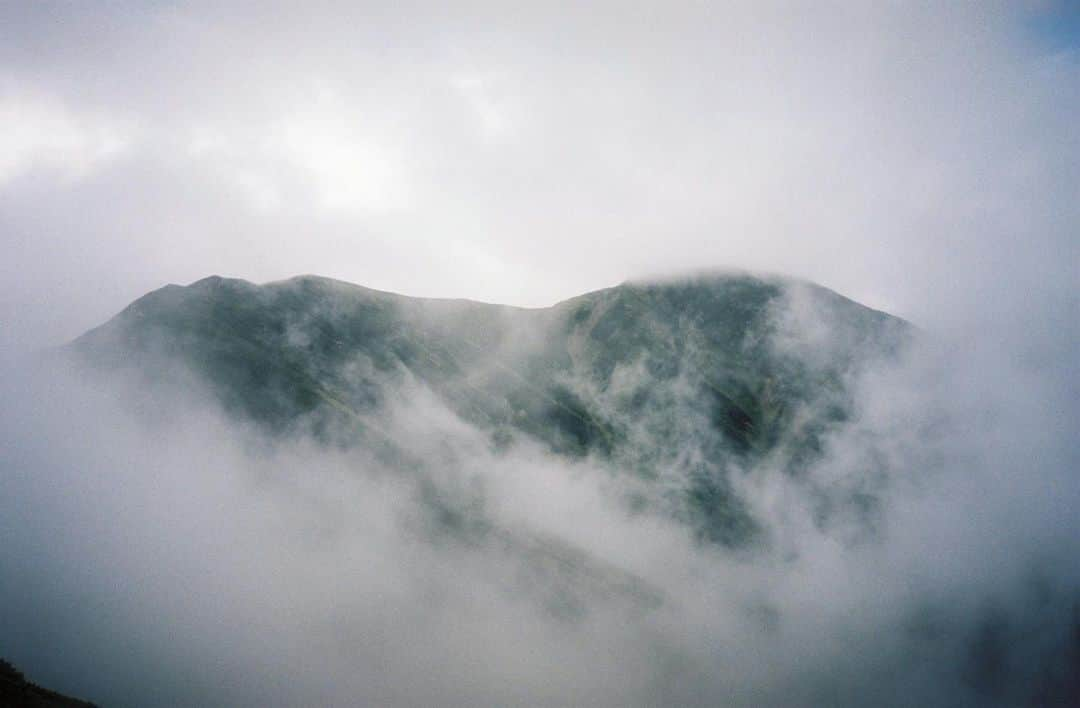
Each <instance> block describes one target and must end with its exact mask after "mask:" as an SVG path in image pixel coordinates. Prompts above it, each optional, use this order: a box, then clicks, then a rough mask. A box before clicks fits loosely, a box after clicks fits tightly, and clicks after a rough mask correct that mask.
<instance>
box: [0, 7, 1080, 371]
mask: <svg viewBox="0 0 1080 708" xmlns="http://www.w3.org/2000/svg"><path fill="white" fill-rule="evenodd" d="M923 5H924V4H923V3H900V2H875V3H861V2H828V3H780V4H775V3H762V2H756V1H755V2H745V3H720V2H715V3H712V2H711V3H657V4H654V5H651V6H650V5H645V4H629V3H585V4H575V5H574V7H571V8H567V7H564V8H553V7H551V4H550V3H532V4H525V3H490V4H487V3H463V4H455V6H454V7H453V8H452V9H451V8H450V7H448V6H446V5H445V4H442V3H432V4H424V3H331V2H313V3H303V6H302V7H301V4H299V3H274V2H252V3H228V4H223V3H218V2H206V3H204V2H188V3H180V2H175V3H174V2H143V3H134V2H123V1H116V2H107V3H105V2H100V3H97V2H94V3H91V2H87V3H75V2H32V3H18V2H13V3H4V4H3V6H2V7H0V239H2V246H3V252H4V257H3V258H2V259H0V323H2V327H3V334H2V335H0V345H2V346H3V347H4V349H5V350H6V351H8V352H9V353H10V352H11V351H13V350H16V349H25V348H27V347H36V346H41V345H46V344H51V343H55V342H57V341H62V340H64V339H66V338H69V337H72V336H75V335H77V334H79V333H80V332H82V331H83V330H85V329H86V328H88V327H91V326H93V325H96V324H98V323H100V322H101V321H103V320H104V319H106V318H107V317H108V316H110V315H111V314H113V313H115V312H116V311H118V310H119V309H121V308H122V307H123V306H124V305H126V304H127V303H128V302H130V301H131V300H132V299H134V298H136V297H138V296H139V295H141V294H143V293H144V292H146V291H148V290H150V289H153V288H156V287H160V286H161V285H163V284H166V283H169V282H175V283H187V282H191V281H193V280H196V279H198V278H201V277H204V276H206V275H208V274H211V273H218V274H224V275H232V276H237V277H243V278H247V279H251V280H255V281H265V280H272V279H279V278H284V277H288V276H291V275H295V274H301V273H317V274H322V275H327V276H332V277H337V278H341V279H344V280H348V281H352V282H357V283H360V284H364V285H368V286H371V287H376V288H381V289H387V290H393V291H397V292H402V293H407V294H414V295H427V296H451V297H468V298H474V299H481V300H488V301H498V302H504V303H510V304H519V305H530V306H540V305H548V304H551V303H553V302H555V301H557V300H559V299H562V298H565V297H568V296H571V295H574V294H577V293H580V292H582V291H586V290H589V289H595V288H599V287H605V286H608V285H612V284H615V283H618V282H620V281H622V280H625V279H627V278H633V277H639V276H642V275H649V274H653V273H658V272H670V271H683V270H687V269H700V268H713V267H724V266H735V267H742V268H749V269H758V270H767V271H779V272H782V273H788V274H792V275H796V276H801V277H805V278H809V279H812V280H816V281H818V282H821V283H823V284H825V285H827V286H829V287H832V288H834V289H837V290H839V291H841V292H843V293H845V294H847V295H849V296H851V297H853V298H855V299H858V300H860V301H863V302H866V303H869V304H871V305H874V306H877V307H880V308H884V309H888V310H890V311H893V312H896V313H899V314H901V315H905V316H907V317H910V318H913V319H915V320H917V321H919V322H920V323H922V324H924V325H927V326H934V325H936V324H940V325H948V324H950V318H951V317H966V315H967V314H968V310H970V309H972V308H975V309H979V308H982V307H985V306H986V304H987V303H990V304H991V305H992V306H993V308H995V309H996V308H999V307H1006V306H1007V307H1016V308H1017V309H1020V310H1024V309H1030V307H1031V306H1032V305H1033V304H1035V300H1029V301H1023V298H1026V297H1029V296H1030V292H1031V290H1032V289H1035V290H1037V291H1038V292H1040V293H1042V294H1044V295H1046V296H1048V297H1049V298H1051V299H1053V298H1057V297H1060V295H1062V294H1063V293H1064V294H1068V293H1075V284H1076V281H1077V266H1076V263H1077V260H1078V251H1077V237H1076V230H1077V224H1078V223H1080V218H1078V209H1080V207H1078V204H1080V179H1078V177H1080V174H1078V168H1077V165H1078V164H1080V131H1078V130H1077V129H1076V127H1075V120H1076V115H1078V114H1080V80H1078V77H1080V53H1078V47H1080V40H1078V37H1080V32H1078V31H1077V17H1076V16H1077V12H1076V10H1075V9H1074V8H1071V7H1070V6H1069V3H1066V2H1061V3H1059V4H1056V3H1054V2H1027V3H1025V2H1011V3H994V2H978V3H933V4H930V5H931V7H930V8H926V7H922V6H923ZM1002 279H1005V280H1007V281H1008V283H1009V287H1008V288H1002V287H1000V286H1001V285H1002V282H1001V281H1002ZM1032 297H1033V296H1032ZM1017 298H1020V300H1017ZM943 302H947V303H949V306H948V307H947V308H945V310H946V311H947V313H948V314H945V313H944V312H943V307H942V303H943Z"/></svg>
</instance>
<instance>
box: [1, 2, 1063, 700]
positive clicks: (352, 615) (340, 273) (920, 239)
mask: <svg viewBox="0 0 1080 708" xmlns="http://www.w3.org/2000/svg"><path fill="white" fill-rule="evenodd" d="M345 5H346V4H341V5H340V6H339V5H335V4H333V3H322V4H319V3H316V4H315V5H314V6H311V7H309V8H306V9H305V10H303V11H301V10H300V9H299V8H298V7H296V6H286V5H276V4H274V3H253V4H246V3H235V4H231V5H229V6H228V7H225V8H223V7H219V6H218V4H216V3H207V4H202V3H189V4H185V5H170V4H158V3H153V4H151V3H146V4H136V3H122V2H121V3H110V4H108V5H107V6H105V5H103V6H99V7H94V6H91V5H78V4H68V3H57V4H53V3H33V4H25V5H24V4H10V5H6V6H4V7H3V8H2V9H0V244H2V245H3V246H4V251H5V257H4V258H3V259H2V260H0V275H2V278H0V367H2V368H0V539H2V542H0V599H2V607H0V656H2V657H4V658H7V659H9V660H10V661H12V662H13V663H14V664H16V665H17V666H18V667H19V668H21V669H22V670H23V671H24V672H25V673H26V674H27V675H28V676H29V678H31V679H32V680H35V681H38V682H40V683H42V684H43V685H46V686H48V687H50V688H54V689H57V690H62V691H65V692H68V693H71V694H74V695H77V696H80V697H83V698H86V699H91V700H94V701H97V702H99V703H101V704H102V705H105V706H144V705H252V706H254V705H301V704H302V705H322V704H325V705H451V706H453V705H460V706H468V705H552V706H556V705H611V706H624V705H717V704H721V705H928V704H929V705H973V706H974V705H979V706H981V705H995V704H998V705H1027V704H1032V703H1036V704H1037V703H1039V702H1040V701H1042V702H1044V703H1048V704H1055V703H1054V702H1055V701H1056V702H1057V704H1061V703H1063V702H1066V701H1068V700H1072V701H1076V700H1077V696H1078V695H1080V685H1078V684H1077V678H1076V676H1077V671H1078V667H1080V561H1078V560H1077V559H1078V558H1080V520H1078V519H1080V514H1077V512H1076V509H1077V508H1080V474H1078V472H1080V445H1078V442H1077V421H1078V420H1080V371H1078V368H1080V364H1078V362H1080V324H1078V323H1080V288H1078V285H1080V245H1078V243H1080V238H1078V237H1077V231H1078V228H1080V191H1078V186H1077V185H1078V184H1080V182H1078V180H1077V177H1078V176H1080V173H1078V165H1080V132H1078V131H1077V130H1076V128H1075V126H1074V123H1075V116H1076V115H1077V114H1080V74H1078V71H1080V54H1078V50H1077V46H1080V42H1078V41H1077V39H1076V32H1075V31H1072V30H1067V28H1070V27H1071V28H1074V29H1075V27H1076V18H1075V14H1074V13H1075V11H1073V10H1072V9H1071V8H1070V7H1069V6H1068V5H1067V4H1065V3H1062V4H1060V5H1058V4H1055V3H1052V2H1048V3H978V4H970V5H963V6H961V5H960V4H954V3H950V4H948V6H947V7H946V6H945V5H944V4H942V5H940V6H938V7H936V8H927V7H913V6H911V5H910V4H903V3H873V4H862V3H827V4H826V5H825V6H822V5H820V4H815V5H814V6H813V8H811V7H810V6H809V5H802V6H799V5H794V4H769V3H743V4H740V3H733V4H710V5H708V6H704V5H697V4H676V5H675V6H671V7H663V8H661V7H660V6H659V5H657V6H654V7H648V6H643V5H642V6H636V7H629V6H622V5H615V4H610V5H609V4H604V3H598V4H587V5H583V6H580V7H578V8H576V9H573V10H560V11H555V10H548V9H544V7H543V5H542V4H536V6H535V7H529V6H527V5H516V6H514V8H513V9H510V8H509V7H506V8H503V7H501V6H498V5H492V6H485V5H483V4H469V5H468V6H467V7H462V8H459V9H457V10H455V11H453V12H451V11H450V10H449V9H446V8H437V7H434V6H423V5H422V4H416V5H411V4H410V5H406V6H405V7H396V8H391V7H390V6H389V5H382V6H377V5H374V4H366V5H365V4H348V6H345ZM1055 23H1060V27H1063V28H1066V30H1061V31H1058V29H1057V25H1056V24H1055ZM719 266H737V267H746V268H751V269H756V270H764V271H770V272H784V273H789V274H792V275H796V276H800V277H805V278H808V279H811V280H815V281H818V282H821V283H823V284H825V285H827V286H830V287H833V288H835V289H837V290H839V291H840V292H842V293H843V294H845V295H847V296H849V297H851V298H853V299H855V300H857V301H860V302H864V303H867V304H869V305H872V306H874V307H879V308H882V309H885V310H888V311H891V312H894V313H897V314H901V315H904V316H905V317H907V318H909V319H910V320H911V321H913V322H914V323H915V325H916V326H917V327H918V328H919V333H918V337H917V342H916V343H915V345H914V347H913V349H912V350H911V351H910V352H908V354H907V355H906V356H905V357H904V358H903V360H902V361H901V362H900V363H898V364H897V365H895V366H888V367H886V366H881V367H878V368H875V369H873V370H870V371H864V372H861V373H859V374H858V375H853V376H852V378H851V380H850V381H848V382H847V383H848V385H849V386H850V388H851V390H852V391H853V392H854V399H855V412H856V415H855V416H854V417H853V418H852V420H851V421H849V423H848V424H847V425H845V426H842V427H841V428H840V429H838V430H837V431H835V432H834V433H833V434H832V435H831V436H830V437H829V438H828V440H827V441H826V443H827V444H826V446H825V450H824V452H825V454H824V456H823V457H822V459H821V460H819V461H817V462H815V463H814V464H813V466H812V468H811V469H809V470H806V472H805V474H804V475H803V476H801V477H798V478H793V477H791V476H790V475H786V474H784V473H783V472H781V471H780V470H777V469H771V468H769V467H768V466H765V467H763V468H762V469H759V470H756V471H755V473H754V474H752V475H743V476H738V475H736V476H734V477H733V479H735V480H736V492H737V494H738V495H739V497H740V498H741V499H743V500H744V501H745V502H746V503H747V504H748V505H749V506H750V508H751V510H752V511H753V513H754V514H755V516H756V517H757V518H758V519H760V520H761V521H762V523H763V524H764V526H765V528H766V531H767V538H768V542H767V543H762V544H759V545H757V546H754V547H753V548H752V549H749V550H747V549H744V550H739V551H736V550H730V549H725V548H723V547H718V546H710V545H708V544H702V543H700V542H699V541H697V540H695V539H694V537H693V535H692V533H691V532H690V530H689V529H688V528H687V527H686V526H685V525H683V524H681V523H680V522H679V521H677V520H675V519H673V518H671V517H670V516H667V515H664V514H661V513H651V512H648V513H640V512H635V511H634V510H633V509H631V508H629V507H628V506H627V505H626V504H625V500H626V498H627V496H628V495H632V494H633V493H635V491H636V490H635V489H633V488H631V487H632V486H633V484H634V482H633V481H632V480H631V478H630V476H629V475H619V474H617V473H616V474H612V472H613V470H611V469H608V468H607V467H605V466H604V465H602V464H600V463H599V462H598V461H596V460H592V459H588V458H586V459H583V460H576V461H569V460H567V459H566V458H563V457H557V456H555V455H553V454H551V453H550V452H548V451H546V450H544V449H542V448H541V447H540V446H539V445H535V446H534V445H532V444H529V443H528V442H526V441H520V442H519V443H518V444H517V445H516V446H514V447H512V448H511V449H509V450H506V451H495V450H493V449H492V448H491V447H490V445H489V444H488V441H487V439H486V438H485V436H484V434H483V433H482V432H481V431H478V430H476V429H474V428H472V427H471V426H470V425H469V424H467V423H466V422H465V421H462V420H460V419H458V418H457V417H456V416H455V415H454V414H453V413H452V412H451V411H449V410H447V409H446V408H444V407H443V406H442V405H441V404H440V403H439V402H438V399H437V397H435V396H434V395H433V394H432V393H431V392H429V391H426V390H425V389H424V388H423V387H422V386H420V385H418V384H415V382H414V383H412V384H409V385H407V386H406V388H405V389H403V392H402V393H401V395H400V396H398V397H396V398H395V399H394V401H393V404H392V405H391V406H390V408H388V409H387V410H386V411H385V413H384V415H385V420H384V421H382V424H383V425H384V426H385V429H386V431H387V432H388V433H389V434H391V435H393V436H395V438H397V439H399V440H407V441H409V443H410V444H411V445H412V446H414V451H415V453H416V454H417V456H418V457H419V458H421V459H423V460H425V461H426V462H427V463H428V464H427V467H426V469H427V470H428V474H429V475H430V477H429V478H424V479H420V478H418V477H415V476H409V475H403V474H401V473H400V472H399V471H397V470H393V469H389V468H387V467H386V466H385V465H384V463H383V462H381V461H380V460H379V459H377V458H376V457H375V456H373V455H370V454H368V453H365V452H364V451H363V450H356V449H352V450H340V449H328V448H327V447H324V446H320V445H319V444H318V443H316V442H315V441H314V440H309V439H306V438H304V437H302V436H301V437H298V438H289V439H284V440H280V439H279V440H273V441H271V440H268V439H266V438H265V437H264V436H263V434H262V433H261V432H260V431H259V430H257V429H255V428H253V427H250V426H248V425H247V424H246V423H243V422H239V421H237V420H236V419H235V418H233V417H230V416H227V415H226V414H225V413H224V412H223V411H222V410H221V409H220V408H219V407H218V405H217V404H216V403H215V402H214V399H213V397H212V396H211V395H210V394H209V392H207V391H205V390H204V389H203V388H202V385H201V384H200V383H199V382H198V381H194V380H193V381H189V382H184V383H183V384H182V385H181V384H177V385H175V386H172V387H170V388H168V389H162V388H154V389H147V388H144V387H142V386H140V385H137V384H135V383H134V382H132V381H131V380H128V379H125V378H123V377H108V376H104V375H102V374H100V373H95V372H92V371H89V370H86V369H81V368H77V367H76V368H72V367H71V366H70V365H68V364H62V363H60V362H58V361H55V360H54V359H53V358H52V355H50V356H48V357H44V356H42V355H41V351H42V350H43V348H47V347H53V346H56V345H59V344H62V343H64V342H65V341H67V340H68V339H70V338H71V337H74V336H76V335H78V334H80V333H81V332H83V331H85V330H86V329H88V328H90V327H92V326H95V325H97V324H100V323H101V322H103V321H104V320H106V319H107V318H108V317H110V316H112V315H113V314H114V313H116V312H117V311H119V310H120V309H121V308H123V307H124V306H125V305H126V304H127V303H128V302H130V301H131V300H133V299H134V298H136V297H138V296H139V295H141V294H143V293H144V292H146V291H148V290H150V289H152V288H156V287H159V286H161V285H163V284H165V283H167V282H181V283H186V282H190V281H193V280H196V279H198V278H200V277H202V276H205V275H208V274H210V273H214V272H223V273H225V274H229V275H237V276H241V277H246V278H249V279H252V280H255V281H264V280H269V279H274V278H279V277H284V276H288V275H293V274H296V273H301V272H315V273H320V274H323V275H329V276H334V277H339V278H342V279H344V280H348V281H352V282H358V283H361V284H364V285H368V286H372V287H378V288H383V289H387V290H392V291H397V292H403V293H407V294H413V295H439V296H454V297H458V296H460V297H472V298H477V299H482V300H488V301H499V302H507V303H510V304H519V305H548V304H551V303H553V302H555V301H556V300H558V299H560V298H563V297H568V296H571V295H575V294H578V293H580V292H584V291H586V290H589V289H594V288H599V287H603V286H607V285H611V284H613V283H616V282H619V281H622V280H624V279H626V278H630V277H641V276H650V277H653V276H660V275H666V274H670V273H678V272H686V271H689V270H696V269H701V268H713V267H719ZM790 305H791V307H790V308H789V309H788V310H785V311H784V313H778V316H782V319H781V320H780V321H778V327H779V328H780V331H781V332H782V333H785V334H786V336H784V337H782V338H780V339H779V340H778V341H777V346H783V347H789V348H791V350H792V351H794V352H798V354H799V356H803V357H810V358H814V357H828V356H830V354H831V352H832V351H833V349H832V347H834V346H835V342H832V341H830V340H829V337H828V333H827V331H824V330H823V329H822V324H821V322H820V321H819V317H818V316H817V313H816V312H815V310H814V307H813V306H812V304H807V303H806V302H804V301H803V300H802V299H801V298H800V296H799V292H798V289H796V290H794V291H793V292H792V294H791V301H790ZM624 375H625V376H634V375H640V372H633V371H627V372H624ZM615 472H617V470H615ZM431 489H434V490H436V494H437V495H445V496H447V497H448V498H451V499H453V500H454V501H455V502H456V503H460V504H463V505H465V506H468V507H470V508H477V509H481V510H482V511H483V515H484V518H486V519H488V520H490V521H491V522H492V523H493V524H494V525H495V526H494V527H495V528H497V529H501V531H497V532H494V533H488V534H483V535H480V536H478V537H477V538H470V537H466V538H458V537H444V536H442V535H440V534H439V533H437V523H436V521H434V520H433V519H431V518H430V515H431V513H432V512H431V508H430V504H427V503H425V494H429V493H430V491H429V490H431ZM853 494H861V495H864V496H865V498H867V499H872V500H873V503H871V504H868V505H864V506H845V505H844V501H845V500H849V499H850V498H851V497H852V495H853ZM825 507H828V508H832V512H831V513H829V514H828V515H826V516H824V517H823V516H822V508H825ZM545 543H554V544H556V546H557V547H558V548H562V549H564V551H565V554H564V555H559V556H555V557H553V556H551V555H544V554H543V553H534V552H532V550H534V549H535V547H537V546H540V545H543V544H545ZM545 547H548V546H545ZM582 567H585V568H589V569H590V570H588V571H581V570H579V569H580V568H582Z"/></svg>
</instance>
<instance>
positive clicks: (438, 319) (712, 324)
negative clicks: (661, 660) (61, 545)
mask: <svg viewBox="0 0 1080 708" xmlns="http://www.w3.org/2000/svg"><path fill="white" fill-rule="evenodd" d="M909 330H910V328H909V326H908V325H907V324H906V323H904V322H903V321H902V320H899V319H897V318H895V317H892V316H889V315H887V314H884V313H881V312H878V311H875V310H871V309H869V308H866V307H863V306H861V305H859V304H857V303H855V302H853V301H851V300H848V299H846V298H844V297H842V296H840V295H838V294H836V293H834V292H832V291H829V290H827V289H825V288H821V287H819V286H816V285H812V284H809V283H803V282H798V281H794V280H786V279H781V278H775V277H757V276H751V275H747V274H721V275H711V276H699V277H695V278H690V279H683V280H671V281H664V282H629V283H624V284H622V285H619V286H617V287H613V288H608V289H604V290H598V291H595V292H590V293H586V294H584V295H581V296H578V297H575V298H571V299H569V300H566V301H563V302H560V303H558V304H556V305H554V306H552V307H548V308H537V309H525V308H517V307H508V306H502V305H492V304H485V303H479V302H472V301H468V300H445V299H425V298H413V297H406V296H403V295H397V294H392V293H387V292H381V291H378V290H371V289H368V288H363V287H360V286H357V285H352V284H349V283H344V282H340V281H335V280H330V279H327V278H320V277H313V276H303V277H297V278H293V279H290V280H286V281H280V282H274V283H268V284H265V285H255V284H252V283H250V282H247V281H244V280H236V279H228V278H221V277H217V276H214V277H210V278H206V279H203V280H200V281H198V282H195V283H193V284H191V285H189V286H186V287H180V286H176V285H169V286H166V287H164V288H161V289H160V290H156V291H154V292H151V293H149V294H148V295H146V296H144V297H142V298H140V299H139V300H137V301H135V302H134V303H132V304H131V305H130V306H129V307H128V308H127V309H125V310H124V311H123V312H121V313H120V314H119V315H117V316H116V317H115V318H113V319H112V320H111V321H109V322H108V323H106V324H105V325H103V326H101V327H99V328H97V329H94V330H92V331H90V332H88V333H86V334H85V335H83V336H82V337H80V338H79V339H77V340H76V341H75V342H74V343H73V344H72V345H71V346H70V351H72V352H74V353H76V354H77V355H78V356H79V357H80V358H82V359H84V360H86V361H89V362H92V363H93V364H94V365H95V366H96V367H100V368H104V369H108V370H113V371H127V372H137V373H138V375H140V376H142V377H144V378H143V380H144V381H146V382H153V384H154V385H164V383H166V382H169V381H180V380H181V379H182V378H184V377H194V379H195V380H196V381H197V382H198V383H199V384H200V385H203V386H205V387H206V389H207V390H208V391H209V392H210V393H211V395H212V396H213V398H214V400H215V401H217V402H218V403H219V404H220V405H221V406H222V407H223V408H224V409H225V410H226V411H228V412H229V414H230V415H232V416H234V417H236V418H238V419H242V420H246V421H249V422H251V423H254V424H255V426H256V427H257V428H259V429H261V430H263V431H265V432H266V433H267V434H268V435H271V436H296V435H311V436H313V437H314V438H315V439H317V440H319V441H320V442H321V443H323V444H328V445H339V446H342V447H344V448H350V447H363V448H367V449H369V450H372V451H374V452H375V453H376V454H378V455H379V457H380V459H382V460H384V461H386V462H387V463H389V464H391V465H393V466H395V467H397V468H400V469H406V470H413V471H415V470H421V469H423V468H425V467H426V466H430V465H432V464H435V463H433V462H432V460H431V459H430V456H425V455H422V454H419V453H418V452H417V451H416V449H415V448H417V442H416V438H415V437H414V436H412V435H405V434H403V433H402V430H403V428H402V426H400V425H397V424H396V423H395V422H394V421H396V420H399V419H400V418H401V416H402V414H401V413H400V411H401V409H402V406H403V405H405V404H406V403H407V402H413V404H414V405H413V408H412V409H411V410H412V412H413V414H414V415H413V417H414V418H416V417H417V416H419V418H418V419H422V418H423V417H424V416H423V415H422V414H421V413H422V412H423V411H426V414H428V415H430V414H431V412H432V411H433V410H436V409H437V410H438V411H439V412H440V415H445V414H449V417H451V418H453V419H455V420H457V421H459V422H463V423H465V424H466V425H467V426H468V427H469V428H470V429H472V430H475V431H479V432H480V433H481V434H482V436H483V437H484V439H486V441H487V444H488V445H489V447H490V449H491V450H492V451H493V453H494V454H498V452H499V451H502V450H507V449H510V448H512V447H514V446H515V445H519V444H525V445H534V446H540V447H541V448H544V449H546V450H548V451H550V452H551V453H552V454H555V455H557V456H560V457H564V458H570V459H588V460H590V461H592V462H595V463H596V464H598V465H601V466H603V467H605V468H607V469H610V470H612V471H613V472H617V473H619V474H623V475H629V476H630V477H631V478H633V479H634V480H638V481H640V483H641V486H642V488H643V489H647V490H650V491H648V492H646V493H644V497H646V499H645V501H643V502H642V503H648V504H658V505H660V506H663V507H664V508H666V509H668V510H669V511H670V512H671V513H674V514H675V515H676V516H679V517H680V518H684V519H685V520H686V521H687V522H688V523H689V524H691V526H692V527H693V529H694V530H695V533H696V534H698V535H699V536H700V537H701V538H702V539H704V540H707V541H712V542H718V543H721V544H726V545H740V544H745V543H747V542H750V541H751V540H753V539H754V538H755V536H756V532H757V525H756V523H755V520H754V518H753V517H752V515H751V514H750V513H749V512H748V511H747V509H746V508H745V507H744V506H743V505H742V504H740V503H739V501H738V499H737V496H736V495H735V494H734V493H733V490H732V475H739V474H748V473H752V471H753V470H754V469H755V468H756V467H758V466H760V465H763V464H769V465H772V466H778V467H780V468H782V469H783V470H785V471H786V472H787V473H788V474H792V475H798V474H799V473H800V469H801V468H803V467H804V466H805V465H807V464H810V463H811V462H812V461H813V459H814V458H815V455H817V454H819V453H820V452H821V449H822V444H823V440H824V439H825V437H826V436H827V435H828V433H829V431H830V430H831V429H833V428H835V427H836V426H839V425H842V424H843V423H844V421H846V420H848V419H849V417H850V416H851V415H853V413H854V411H853V399H852V397H851V392H850V386H851V382H852V380H853V378H854V377H856V376H857V375H858V373H859V372H860V371H862V370H864V369H865V368H866V367H868V366H871V365H873V364H874V363H875V362H880V361H882V360H884V359H887V358H889V357H892V356H894V355H896V353H897V352H898V351H899V350H900V348H901V347H902V346H903V343H904V342H905V341H906V340H907V339H908V337H909V336H910V334H909ZM420 400H422V401H424V405H423V406H422V407H417V406H416V405H415V402H416V401H420ZM421 408H422V409H423V411H421ZM395 411H397V412H396V413H395ZM420 427H421V428H422V426H420ZM409 429H410V430H413V431H416V430H417V425H415V424H414V425H411V426H410V428H409ZM428 432H429V433H430V434H435V433H434V432H433V429H432V430H429V431H428ZM421 435H422V436H423V435H427V433H423V432H422V433H421ZM648 497H652V498H651V499H650V498H648ZM448 513H451V512H450V511H448ZM456 513H458V512H457V511H453V513H451V516H453V514H456Z"/></svg>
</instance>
